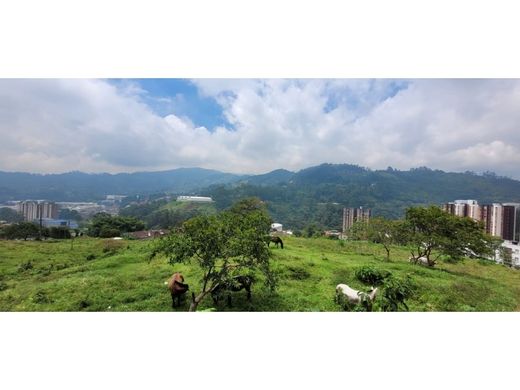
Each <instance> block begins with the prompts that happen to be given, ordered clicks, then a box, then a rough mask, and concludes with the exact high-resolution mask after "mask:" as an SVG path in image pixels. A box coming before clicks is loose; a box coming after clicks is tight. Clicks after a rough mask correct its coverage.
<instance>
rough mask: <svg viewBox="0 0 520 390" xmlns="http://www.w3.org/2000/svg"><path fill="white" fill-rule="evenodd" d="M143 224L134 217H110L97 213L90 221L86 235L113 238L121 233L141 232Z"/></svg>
mask: <svg viewBox="0 0 520 390" xmlns="http://www.w3.org/2000/svg"><path fill="white" fill-rule="evenodd" d="M144 227H145V225H144V223H143V222H142V221H140V220H138V219H137V218H134V217H121V216H112V215H110V214H107V213H97V214H95V215H94V217H93V218H92V220H91V221H90V225H89V228H88V234H89V235H90V236H93V237H100V236H101V234H102V233H103V236H104V237H115V236H119V235H120V234H121V233H126V232H135V231H138V230H143V229H144Z"/></svg>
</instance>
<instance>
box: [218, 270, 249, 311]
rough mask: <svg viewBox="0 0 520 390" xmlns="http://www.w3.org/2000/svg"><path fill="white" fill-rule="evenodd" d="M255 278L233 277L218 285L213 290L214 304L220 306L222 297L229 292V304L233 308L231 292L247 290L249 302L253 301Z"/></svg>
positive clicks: (246, 276) (245, 276)
mask: <svg viewBox="0 0 520 390" xmlns="http://www.w3.org/2000/svg"><path fill="white" fill-rule="evenodd" d="M253 281H254V280H253V277H251V276H248V275H238V276H234V277H232V278H231V279H230V280H228V281H225V282H223V283H219V284H217V285H216V286H215V287H214V288H213V289H212V290H211V297H212V298H213V302H214V303H215V305H217V304H218V301H219V299H220V296H221V295H222V294H223V293H224V292H225V291H227V292H228V296H227V304H228V306H229V307H231V293H230V292H231V291H240V290H243V289H245V290H246V291H247V300H248V301H251V285H252V284H253Z"/></svg>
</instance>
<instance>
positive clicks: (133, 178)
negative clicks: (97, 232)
mask: <svg viewBox="0 0 520 390" xmlns="http://www.w3.org/2000/svg"><path fill="white" fill-rule="evenodd" d="M240 177H241V176H239V175H234V174H231V173H223V172H219V171H214V170H210V169H202V168H179V169H174V170H170V171H162V172H137V173H118V174H114V175H112V174H108V173H102V174H88V173H82V172H69V173H63V174H46V175H41V174H31V173H18V172H0V202H5V201H7V200H20V199H48V200H55V201H92V200H99V199H103V198H104V197H105V195H109V194H122V195H133V194H153V193H159V192H174V193H178V192H179V193H180V192H189V191H192V190H194V189H196V188H200V187H207V186H210V185H212V184H217V183H229V182H232V181H235V180H238V179H239V178H240Z"/></svg>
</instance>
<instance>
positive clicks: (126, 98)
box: [0, 79, 520, 178]
mask: <svg viewBox="0 0 520 390" xmlns="http://www.w3.org/2000/svg"><path fill="white" fill-rule="evenodd" d="M193 83H194V84H195V85H196V86H197V88H198V89H199V91H200V93H201V95H203V96H209V97H213V98H215V100H216V101H217V102H218V103H219V104H220V105H221V106H222V109H223V114H224V116H225V117H226V119H227V121H228V123H229V128H224V127H219V128H216V129H206V128H204V127H196V126H195V125H194V124H193V122H192V121H191V120H190V118H181V117H178V116H175V115H173V114H171V115H167V116H166V117H160V116H158V115H157V114H155V113H154V112H153V111H152V110H151V108H150V107H148V106H147V104H146V103H145V101H146V99H143V96H144V95H146V94H147V93H146V91H143V90H142V89H140V87H139V86H138V85H135V84H133V83H128V84H124V85H123V86H119V87H115V86H114V85H112V84H110V83H108V82H106V81H103V80H1V81H0V137H1V140H2V142H1V144H0V169H1V170H8V171H31V172H63V171H68V170H83V171H110V172H117V171H139V170H157V169H167V168H173V167H179V166H201V167H206V168H214V169H220V170H225V171H231V172H258V173H260V172H265V171H268V170H271V169H276V168H287V169H293V170H296V169H300V168H303V167H307V166H311V165H315V164H319V163H322V162H335V163H342V162H348V163H356V164H359V165H363V166H368V167H371V168H385V167H386V166H389V165H391V166H393V167H396V168H401V169H408V168H410V167H415V166H422V165H426V166H430V167H432V168H440V169H445V170H455V171H461V170H468V169H469V170H475V171H484V170H493V171H496V172H497V173H499V174H505V175H510V176H513V177H516V178H519V177H520V173H518V166H519V164H518V163H519V162H520V157H519V156H520V153H519V151H520V131H519V129H518V124H519V123H520V111H519V110H518V107H520V82H519V81H517V80H435V79H434V80H411V81H406V82H402V81H398V82H396V81H392V80H207V79H204V80H194V81H193ZM403 86H404V88H403ZM397 87H400V88H397ZM147 98H150V97H149V96H147ZM152 98H153V97H152ZM176 99H182V96H176V97H175V98H174V99H172V100H171V102H168V103H169V104H175V101H176Z"/></svg>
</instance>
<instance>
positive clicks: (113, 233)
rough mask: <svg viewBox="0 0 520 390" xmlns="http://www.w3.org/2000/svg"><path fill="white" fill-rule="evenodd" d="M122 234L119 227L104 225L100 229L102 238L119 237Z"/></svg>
mask: <svg viewBox="0 0 520 390" xmlns="http://www.w3.org/2000/svg"><path fill="white" fill-rule="evenodd" d="M120 235H121V231H120V230H119V229H116V228H111V227H107V226H103V227H102V228H101V230H100V231H99V237H101V238H110V237H119V236H120Z"/></svg>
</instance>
